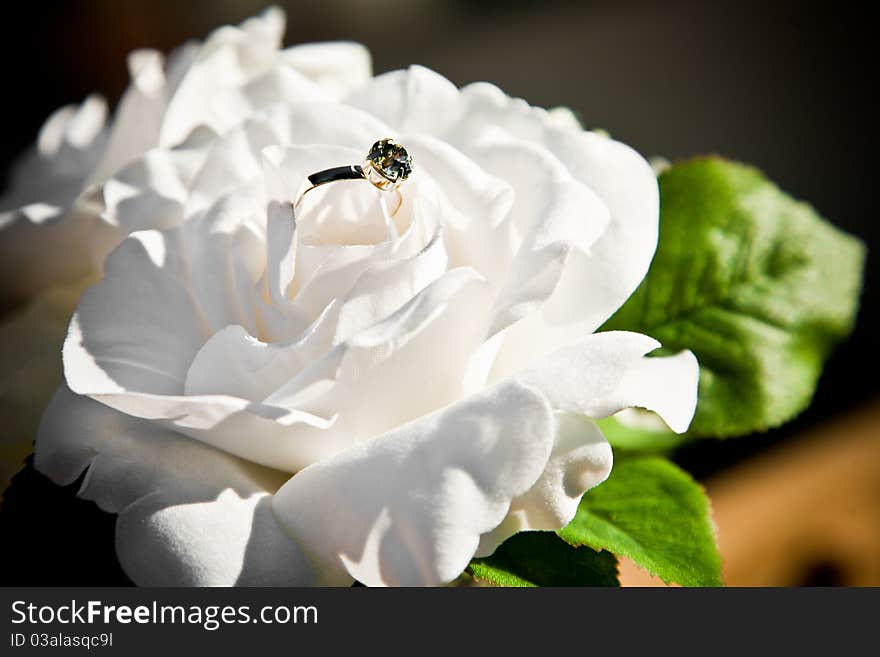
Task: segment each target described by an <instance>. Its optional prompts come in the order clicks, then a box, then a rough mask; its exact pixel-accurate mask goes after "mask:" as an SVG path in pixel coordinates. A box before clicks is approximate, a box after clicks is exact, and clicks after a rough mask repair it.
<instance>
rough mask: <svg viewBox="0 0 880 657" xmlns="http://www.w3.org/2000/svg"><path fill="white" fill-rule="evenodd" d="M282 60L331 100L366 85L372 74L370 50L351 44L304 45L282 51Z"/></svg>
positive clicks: (343, 42) (325, 43) (324, 43)
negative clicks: (314, 84)
mask: <svg viewBox="0 0 880 657" xmlns="http://www.w3.org/2000/svg"><path fill="white" fill-rule="evenodd" d="M281 60H282V61H283V62H284V63H285V64H288V65H290V66H292V67H293V68H295V69H296V70H297V71H299V72H300V73H302V74H303V75H305V76H306V77H308V78H309V79H310V80H313V81H314V82H315V83H317V84H318V85H319V86H320V87H321V89H323V90H325V91H326V92H327V93H329V94H331V95H332V96H333V97H334V98H341V97H342V96H344V95H346V94H347V93H349V92H351V91H353V90H354V89H357V88H358V87H361V86H363V85H364V84H366V83H367V82H368V81H369V80H370V77H371V76H372V72H373V65H372V61H371V58H370V51H369V50H367V48H365V47H364V46H363V45H361V44H359V43H353V42H350V41H325V42H323V43H306V44H302V45H298V46H293V47H292V48H287V49H286V50H283V51H282V52H281Z"/></svg>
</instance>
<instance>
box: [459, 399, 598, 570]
mask: <svg viewBox="0 0 880 657" xmlns="http://www.w3.org/2000/svg"><path fill="white" fill-rule="evenodd" d="M612 461H613V456H612V453H611V445H609V444H608V441H607V440H606V439H605V436H604V435H602V432H601V431H600V430H599V427H597V426H596V425H595V423H593V422H592V421H590V420H589V419H588V418H586V417H584V416H582V415H575V414H572V413H558V414H557V415H556V438H555V440H554V443H553V451H552V453H551V454H550V458H549V459H548V461H547V467H546V468H544V472H542V473H541V476H540V477H539V478H538V480H537V481H536V482H535V484H534V485H533V486H532V487H531V488H530V489H529V490H528V492H526V493H525V494H523V495H521V496H519V497H517V498H516V499H515V500H513V502H512V503H511V505H510V512H509V513H508V514H507V517H506V518H505V519H504V522H502V523H501V524H500V525H498V527H496V528H495V529H494V530H492V531H491V532H489V533H487V534H483V536H482V538H481V540H480V547H479V549H478V550H477V554H476V556H478V557H485V556H488V555H490V554H492V553H493V552H494V551H495V548H497V547H498V546H499V545H501V543H503V542H504V541H505V540H506V539H508V538H509V537H510V536H513V535H514V534H515V533H516V532H519V531H528V530H556V529H559V528H561V527H564V526H565V525H567V524H568V523H569V522H571V520H572V518H574V514H575V513H576V512H577V508H578V504H580V501H581V497H582V496H583V494H584V493H585V492H586V491H587V490H589V489H590V488H593V487H594V486H597V485H598V484H600V483H602V482H603V481H605V479H607V478H608V475H609V474H610V472H611V464H612Z"/></svg>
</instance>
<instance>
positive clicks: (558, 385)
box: [521, 331, 699, 433]
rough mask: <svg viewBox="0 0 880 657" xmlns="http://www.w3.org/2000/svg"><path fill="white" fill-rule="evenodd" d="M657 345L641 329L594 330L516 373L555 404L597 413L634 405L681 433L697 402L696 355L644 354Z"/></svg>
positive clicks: (595, 415) (558, 407) (602, 414)
mask: <svg viewBox="0 0 880 657" xmlns="http://www.w3.org/2000/svg"><path fill="white" fill-rule="evenodd" d="M659 346H660V343H659V342H657V341H656V340H654V339H653V338H649V337H648V336H646V335H641V334H640V333H629V332H626V331H608V332H603V333H596V334H593V335H590V336H589V337H587V338H585V339H583V340H581V341H579V342H576V343H573V344H570V345H568V346H565V347H563V348H561V349H559V350H557V351H555V352H553V353H552V354H550V355H549V356H547V357H546V358H544V359H542V360H541V361H539V362H538V363H536V364H535V365H533V366H532V367H531V368H530V369H529V370H527V371H526V372H524V373H523V374H522V375H521V379H522V380H523V381H525V382H527V383H528V384H529V385H532V386H534V387H535V388H537V389H539V390H541V391H542V392H543V393H544V394H546V395H547V397H548V398H549V399H550V404H551V405H552V406H553V408H554V409H556V410H561V411H567V412H573V413H583V414H585V415H588V416H589V417H592V418H602V417H607V416H608V415H611V414H613V413H616V412H617V411H619V410H621V409H623V408H627V407H630V406H637V407H640V408H647V409H648V410H651V411H654V412H656V413H657V414H658V415H659V416H660V417H662V418H663V420H664V421H665V422H666V424H667V425H668V426H669V428H671V429H672V430H673V431H675V432H676V433H683V432H684V431H686V430H687V427H688V425H689V424H690V421H691V419H692V418H693V415H694V411H695V410H696V405H697V383H698V379H699V367H698V365H697V359H696V358H695V357H694V355H693V354H692V353H691V352H689V351H683V352H681V353H679V354H676V355H675V356H666V357H656V358H647V357H645V354H647V353H649V352H651V351H653V350H654V349H657V348H658V347H659Z"/></svg>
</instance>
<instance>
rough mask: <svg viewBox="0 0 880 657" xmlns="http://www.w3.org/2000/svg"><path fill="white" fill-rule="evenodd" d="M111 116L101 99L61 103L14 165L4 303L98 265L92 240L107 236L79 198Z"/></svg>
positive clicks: (7, 205)
mask: <svg viewBox="0 0 880 657" xmlns="http://www.w3.org/2000/svg"><path fill="white" fill-rule="evenodd" d="M106 114H107V105H106V103H105V101H104V99H103V98H101V97H100V96H89V97H88V98H87V99H86V100H85V101H84V102H83V103H82V104H81V105H79V106H75V105H69V106H66V107H62V108H61V109H59V110H57V111H56V112H54V113H53V114H52V116H50V117H49V118H48V119H47V120H46V123H45V124H44V125H43V127H42V129H41V130H40V137H39V139H38V142H37V147H36V149H34V150H33V151H31V152H29V153H28V154H26V155H25V156H24V157H23V158H22V159H21V160H20V161H19V162H18V163H17V164H16V167H15V169H14V170H13V172H12V176H11V180H10V185H9V192H8V193H7V194H6V195H4V196H3V198H2V199H0V302H9V301H21V300H23V299H27V298H29V297H31V296H33V295H34V294H36V293H37V292H38V291H40V290H42V289H44V288H46V287H48V286H50V285H65V284H68V283H70V281H72V280H77V279H79V278H82V277H83V276H84V275H86V274H88V273H90V272H91V271H93V270H94V267H95V263H94V262H93V260H92V255H91V253H92V243H93V242H99V243H102V242H103V241H104V240H105V238H106V237H107V235H106V234H105V232H104V231H102V230H101V228H100V227H99V226H98V225H97V221H96V218H97V213H96V212H93V211H91V210H90V209H89V208H85V207H74V201H75V199H76V197H77V196H78V195H79V194H80V192H81V191H82V189H83V185H84V183H85V180H86V178H87V177H88V175H89V174H90V173H91V172H92V170H93V169H94V167H95V164H96V163H97V160H98V157H99V156H100V153H101V150H102V149H103V147H104V144H105V143H106V132H105V130H104V122H105V120H106Z"/></svg>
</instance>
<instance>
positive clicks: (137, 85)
mask: <svg viewBox="0 0 880 657" xmlns="http://www.w3.org/2000/svg"><path fill="white" fill-rule="evenodd" d="M283 31H284V14H283V13H282V12H281V11H280V10H278V9H270V10H268V11H266V12H265V13H264V14H262V15H261V16H258V17H256V18H252V19H250V20H248V21H246V22H244V23H243V24H242V25H241V26H239V27H223V28H221V29H219V30H217V31H215V32H214V33H213V34H211V35H210V36H209V37H208V39H207V40H206V41H205V42H204V43H202V44H199V43H190V44H186V45H184V46H182V47H180V48H178V49H177V50H176V51H175V52H174V53H172V54H171V56H170V57H169V58H168V59H167V61H166V60H165V58H164V57H163V55H162V54H161V53H159V52H156V51H154V50H139V51H136V52H133V53H132V54H131V56H130V57H129V60H128V68H129V71H130V74H131V84H130V86H129V88H128V90H127V91H126V92H125V94H124V95H123V97H122V100H121V101H120V104H119V107H118V109H117V111H116V114H115V117H114V120H113V121H112V123H108V121H107V107H106V103H105V101H104V99H103V98H101V97H100V96H97V95H93V96H90V97H89V98H88V99H86V101H85V102H83V103H82V105H80V106H74V105H71V106H67V107H63V108H61V109H59V110H58V111H57V112H55V113H54V114H53V115H52V116H51V117H50V118H49V119H48V120H47V121H46V123H45V125H44V126H43V128H42V129H41V131H40V135H39V139H38V140H37V144H36V146H35V147H34V148H33V149H32V151H31V152H29V153H27V154H26V155H25V156H24V157H23V158H22V160H21V161H20V162H19V163H18V165H17V167H16V169H15V170H14V171H13V174H12V176H11V180H10V185H9V190H8V192H7V193H6V194H5V195H4V196H3V197H0V311H2V310H3V309H4V308H7V307H10V306H14V305H18V306H20V308H19V309H17V311H16V312H14V313H12V314H10V315H7V316H5V317H3V318H2V320H0V335H2V337H3V338H4V340H3V341H4V342H5V343H8V344H10V349H11V353H10V354H9V357H8V358H4V359H2V360H0V365H2V366H0V417H2V419H3V420H4V425H5V427H6V431H5V432H4V435H3V438H2V445H0V489H2V488H5V482H6V481H7V480H8V477H9V476H10V475H11V474H12V472H14V471H15V470H16V469H17V468H18V467H19V465H20V464H21V462H22V459H23V458H24V456H25V455H26V454H27V452H28V451H30V444H31V441H32V437H33V432H34V430H35V428H36V421H35V419H36V418H38V417H39V413H40V411H41V410H42V408H43V406H45V404H46V402H47V401H48V399H49V397H50V396H51V394H52V391H53V390H54V389H55V388H56V387H57V385H58V383H59V381H60V367H59V366H58V364H57V350H58V349H59V348H60V344H61V340H62V338H63V336H64V330H65V328H66V325H67V322H68V321H69V319H70V315H71V313H72V312H73V309H74V307H75V305H76V300H77V299H78V297H79V294H80V293H81V291H82V289H83V288H84V286H85V285H86V284H87V283H89V282H91V281H92V280H93V279H94V278H95V276H96V275H97V273H98V272H100V269H101V263H102V261H103V259H104V257H105V256H106V254H107V253H108V252H109V251H110V250H111V249H112V248H113V247H114V246H116V245H117V244H119V242H120V241H122V239H123V238H124V237H125V236H126V235H127V234H129V233H130V232H132V231H134V230H138V229H140V228H143V227H154V226H156V225H157V223H156V222H157V221H158V219H157V218H156V217H157V214H156V213H155V211H154V214H153V215H152V216H148V217H142V218H132V220H131V223H129V224H124V223H119V222H118V221H117V217H116V215H115V214H114V213H112V212H108V211H107V206H108V204H110V205H116V204H120V203H122V204H124V203H126V194H127V192H128V191H129V190H130V187H129V186H127V185H126V180H127V179H125V178H123V179H120V180H116V181H115V182H114V184H112V185H105V184H102V183H104V182H105V181H107V179H108V178H110V177H111V176H114V175H117V174H118V173H119V170H120V169H121V168H122V167H124V166H126V165H128V164H129V163H131V162H132V161H135V160H136V159H137V158H139V157H141V156H142V155H144V153H146V152H147V151H149V150H151V149H154V148H156V147H161V148H164V149H171V148H177V149H178V150H179V151H180V152H181V157H179V158H178V159H177V161H176V164H175V165H176V166H178V167H180V168H181V170H182V169H184V168H185V167H186V166H187V165H188V163H187V161H186V158H185V157H184V155H185V154H186V153H187V152H188V149H190V148H191V144H186V143H182V142H183V141H184V137H188V138H189V139H190V141H191V142H193V141H197V140H199V139H201V140H209V139H210V138H212V137H213V136H216V135H217V134H222V133H223V132H224V131H226V130H227V129H228V128H230V127H231V126H233V125H235V124H237V123H239V122H240V121H241V120H242V119H244V118H246V117H247V116H248V115H249V114H250V113H251V112H253V111H255V110H256V109H258V108H260V107H263V106H266V105H271V104H273V103H276V102H278V101H280V100H283V99H284V98H288V97H298V98H302V99H311V100H336V99H338V98H340V97H341V96H342V95H344V94H345V93H347V92H348V91H350V90H351V89H353V88H355V87H358V86H361V85H362V84H364V83H365V82H366V80H368V79H369V77H370V74H371V64H370V57H369V53H368V52H367V51H366V49H365V48H364V47H363V46H361V45H358V44H353V43H326V44H311V45H304V46H298V47H294V48H288V49H286V50H281V49H280V45H281V39H282V35H283ZM196 126H198V130H193V128H194V127H196ZM161 166H162V163H161V162H160V163H156V162H155V161H154V160H153V159H147V160H145V161H144V165H143V169H142V170H140V171H139V172H135V171H134V170H131V171H129V174H128V175H142V176H144V177H145V179H149V177H150V176H152V175H154V174H153V169H152V168H153V167H161ZM175 191H176V190H174V189H168V188H154V189H152V190H151V193H153V194H155V195H161V194H172V195H173V194H174V192H175ZM157 203H159V204H161V198H159V199H157ZM181 219H182V217H181V216H169V215H163V218H162V220H163V221H165V222H166V224H165V225H168V224H169V223H172V222H175V221H179V220H181ZM22 380H25V381H27V382H28V383H29V386H28V389H27V390H26V391H23V392H22V391H21V390H19V388H20V382H21V381H22ZM44 391H45V392H44Z"/></svg>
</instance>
